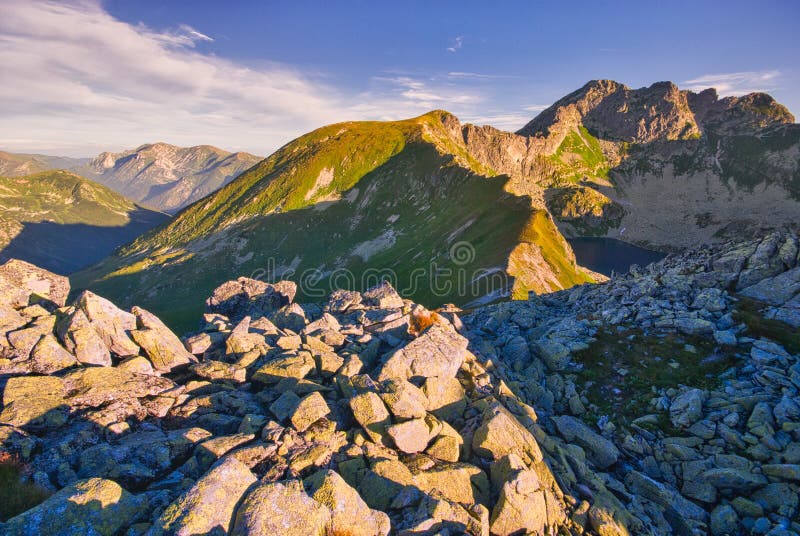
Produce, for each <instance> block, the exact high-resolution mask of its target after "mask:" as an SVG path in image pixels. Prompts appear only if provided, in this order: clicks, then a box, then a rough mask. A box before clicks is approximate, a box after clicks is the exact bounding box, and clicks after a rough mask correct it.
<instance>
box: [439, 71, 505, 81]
mask: <svg viewBox="0 0 800 536" xmlns="http://www.w3.org/2000/svg"><path fill="white" fill-rule="evenodd" d="M447 76H448V77H450V78H455V79H464V80H502V79H504V78H520V77H519V76H515V75H512V74H484V73H469V72H463V71H450V72H449V73H447Z"/></svg>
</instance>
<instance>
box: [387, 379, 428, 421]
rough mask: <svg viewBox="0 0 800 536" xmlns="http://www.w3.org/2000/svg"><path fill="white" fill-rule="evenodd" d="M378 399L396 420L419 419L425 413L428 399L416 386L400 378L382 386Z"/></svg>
mask: <svg viewBox="0 0 800 536" xmlns="http://www.w3.org/2000/svg"><path fill="white" fill-rule="evenodd" d="M381 387H382V389H381V393H380V397H381V399H382V400H383V402H384V403H385V404H386V406H388V408H389V411H391V412H392V415H394V416H395V417H397V418H398V419H419V418H422V417H424V416H425V414H426V413H427V411H426V407H427V405H428V399H427V398H426V397H425V394H424V393H423V392H422V390H421V389H420V388H419V387H417V386H416V385H414V384H412V383H409V382H408V381H406V380H403V379H400V378H391V379H389V380H386V381H385V382H383V384H382V386H381Z"/></svg>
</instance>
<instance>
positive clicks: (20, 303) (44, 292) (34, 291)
mask: <svg viewBox="0 0 800 536" xmlns="http://www.w3.org/2000/svg"><path fill="white" fill-rule="evenodd" d="M0 294H2V296H4V297H6V299H7V300H8V302H9V303H10V304H11V305H12V306H14V307H25V306H26V305H28V304H29V303H36V302H38V301H41V300H46V301H49V302H52V303H53V304H55V305H57V306H58V307H63V306H64V304H65V303H66V301H67V296H68V295H69V279H67V278H66V277H64V276H61V275H57V274H54V273H53V272H48V271H47V270H45V269H43V268H39V267H38V266H34V265H33V264H30V263H27V262H25V261H21V260H18V259H11V260H9V261H7V262H6V263H5V264H3V265H2V266H0Z"/></svg>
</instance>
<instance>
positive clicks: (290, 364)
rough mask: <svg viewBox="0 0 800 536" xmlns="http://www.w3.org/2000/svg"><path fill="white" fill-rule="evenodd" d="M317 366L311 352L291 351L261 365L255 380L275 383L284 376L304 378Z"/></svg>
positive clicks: (254, 377) (297, 378)
mask: <svg viewBox="0 0 800 536" xmlns="http://www.w3.org/2000/svg"><path fill="white" fill-rule="evenodd" d="M315 368H316V363H315V362H314V358H313V357H312V356H311V354H310V353H309V352H305V351H301V352H299V353H296V354H292V353H289V354H285V355H280V356H278V357H275V358H274V359H270V360H269V361H267V362H266V363H264V364H263V365H261V366H260V367H259V368H258V369H257V370H256V371H255V373H254V374H253V381H257V382H261V383H266V384H274V383H278V382H279V381H281V380H282V379H284V378H294V379H296V380H302V379H303V378H305V377H306V376H307V375H308V374H309V373H310V372H311V371H312V370H314V369H315Z"/></svg>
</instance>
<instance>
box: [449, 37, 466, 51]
mask: <svg viewBox="0 0 800 536" xmlns="http://www.w3.org/2000/svg"><path fill="white" fill-rule="evenodd" d="M463 45H464V36H463V35H459V36H458V37H456V38H455V39H453V44H452V45H451V46H449V47H447V51H448V52H455V51H457V50H460V49H461V47H462V46H463Z"/></svg>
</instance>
